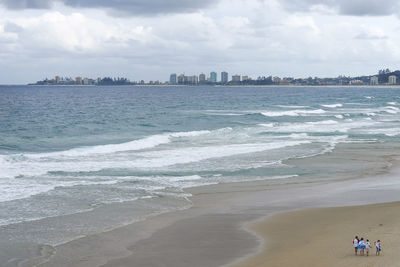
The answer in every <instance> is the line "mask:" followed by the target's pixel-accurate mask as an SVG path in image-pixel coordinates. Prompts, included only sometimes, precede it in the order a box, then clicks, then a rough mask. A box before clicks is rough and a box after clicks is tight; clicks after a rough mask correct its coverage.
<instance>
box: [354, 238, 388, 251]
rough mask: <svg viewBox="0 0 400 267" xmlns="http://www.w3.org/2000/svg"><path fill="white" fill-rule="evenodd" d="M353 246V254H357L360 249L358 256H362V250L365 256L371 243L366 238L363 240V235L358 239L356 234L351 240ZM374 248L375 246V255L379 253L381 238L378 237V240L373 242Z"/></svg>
mask: <svg viewBox="0 0 400 267" xmlns="http://www.w3.org/2000/svg"><path fill="white" fill-rule="evenodd" d="M353 246H354V253H355V255H357V253H358V250H360V256H364V252H365V254H366V255H367V256H368V255H369V249H370V248H371V243H370V242H369V240H368V239H367V240H364V238H363V237H361V239H359V238H358V236H356V237H355V238H354V240H353ZM375 248H376V252H375V255H376V256H379V255H381V251H382V248H381V240H379V239H378V241H376V242H375Z"/></svg>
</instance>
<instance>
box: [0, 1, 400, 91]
mask: <svg viewBox="0 0 400 267" xmlns="http://www.w3.org/2000/svg"><path fill="white" fill-rule="evenodd" d="M383 68H389V69H392V70H396V69H400V0H386V1H381V0H202V1H199V0H0V84H25V83H29V82H35V81H37V80H41V79H44V78H53V77H54V76H55V75H60V76H63V77H76V76H82V77H89V78H97V77H105V76H110V77H127V78H129V79H130V80H132V81H136V80H142V79H143V80H145V81H149V80H160V81H167V80H168V79H169V75H170V74H171V73H177V74H180V73H185V74H186V75H199V74H200V73H206V74H208V75H209V73H210V72H211V71H216V72H217V73H218V76H219V77H220V72H221V71H227V72H228V73H229V75H230V76H231V75H233V74H241V75H249V76H251V77H253V78H256V77H258V76H270V75H272V76H280V77H309V76H312V77H314V76H318V77H336V76H338V75H346V76H349V75H350V76H356V75H363V74H367V75H370V74H375V73H377V72H378V70H379V69H383Z"/></svg>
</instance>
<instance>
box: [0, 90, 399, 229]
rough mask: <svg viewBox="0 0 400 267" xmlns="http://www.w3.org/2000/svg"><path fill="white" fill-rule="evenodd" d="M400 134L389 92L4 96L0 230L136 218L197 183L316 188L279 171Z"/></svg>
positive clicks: (173, 203) (299, 175)
mask: <svg viewBox="0 0 400 267" xmlns="http://www.w3.org/2000/svg"><path fill="white" fill-rule="evenodd" d="M399 135H400V90H399V89H398V88H389V87H387V88H369V87H368V88H348V87H347V88H341V87H329V88H322V87H321V88H319V87H312V88H306V87H28V86H12V87H7V86H2V87H0V170H1V171H0V225H9V224H11V223H20V222H26V221H32V220H40V219H43V218H49V217H57V216H62V215H68V214H75V213H82V212H85V211H90V210H96V209H99V208H101V207H104V206H107V205H110V204H113V203H124V202H127V201H130V202H132V203H133V204H132V205H133V206H134V205H135V203H137V205H138V206H139V205H140V209H141V212H140V216H144V215H146V214H147V213H148V214H150V213H152V212H160V211H165V210H169V209H174V208H177V207H182V205H184V203H186V202H185V201H187V197H188V196H189V195H188V194H187V193H186V192H185V190H184V189H185V188H187V187H192V186H197V185H205V184H216V183H224V182H235V181H251V180H260V179H268V180H270V181H271V183H272V182H275V183H276V182H279V183H286V182H293V181H301V179H303V178H305V177H310V176H313V177H316V178H315V179H318V177H319V178H320V179H325V178H326V175H323V174H325V173H322V171H321V170H320V169H319V168H316V167H315V166H313V165H312V164H308V165H303V166H296V165H289V164H287V161H288V160H293V159H304V160H307V159H309V160H310V163H311V162H312V161H315V160H318V158H319V157H323V156H326V155H327V154H329V153H331V152H332V151H335V149H336V148H337V147H338V146H339V145H341V146H342V147H346V146H350V145H352V144H357V145H358V146H361V147H362V146H363V145H365V146H366V147H367V146H368V145H370V144H384V145H386V146H388V147H390V144H398V142H399V141H400V137H399ZM305 166H307V167H305ZM336 167H337V166H335V167H332V169H331V172H332V173H333V174H334V173H335V171H336V170H335V168H336ZM343 168H346V167H345V166H344V167H343ZM360 168H361V167H360ZM325 171H326V169H325V170H324V172H325ZM157 200H158V202H157ZM155 203H157V204H155ZM146 205H147V206H146ZM131 216H132V217H135V214H132V215H131ZM125 219H126V220H128V219H134V218H125Z"/></svg>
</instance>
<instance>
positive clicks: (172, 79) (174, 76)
mask: <svg viewBox="0 0 400 267" xmlns="http://www.w3.org/2000/svg"><path fill="white" fill-rule="evenodd" d="M176 82H177V80H176V73H172V74H171V75H170V76H169V84H176Z"/></svg>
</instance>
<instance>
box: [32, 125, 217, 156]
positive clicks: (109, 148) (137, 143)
mask: <svg viewBox="0 0 400 267" xmlns="http://www.w3.org/2000/svg"><path fill="white" fill-rule="evenodd" d="M209 133H210V131H192V132H177V133H168V134H159V135H153V136H149V137H146V138H143V139H139V140H134V141H130V142H126V143H122V144H108V145H99V146H92V147H80V148H73V149H70V150H66V151H59V152H50V153H40V154H25V155H24V156H26V157H28V158H48V157H76V156H89V155H93V154H110V153H117V152H124V151H138V150H143V149H149V148H154V147H157V146H159V145H163V144H168V143H170V142H171V139H172V138H179V137H194V136H199V135H204V134H209Z"/></svg>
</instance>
